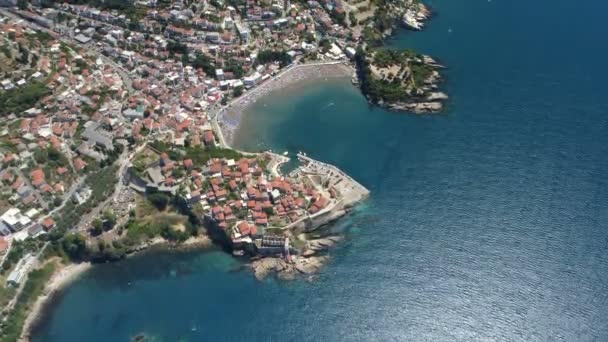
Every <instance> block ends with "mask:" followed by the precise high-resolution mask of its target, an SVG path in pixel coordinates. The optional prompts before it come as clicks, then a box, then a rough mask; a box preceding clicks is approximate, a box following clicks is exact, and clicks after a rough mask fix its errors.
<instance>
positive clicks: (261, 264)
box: [251, 240, 335, 280]
mask: <svg viewBox="0 0 608 342" xmlns="http://www.w3.org/2000/svg"><path fill="white" fill-rule="evenodd" d="M328 241H331V240H328ZM334 243H335V242H334ZM328 259H329V257H328V256H326V255H322V256H310V257H303V256H300V257H297V256H296V257H294V258H293V262H287V261H285V260H284V259H282V258H262V259H258V260H255V261H253V262H252V263H251V268H252V269H253V273H254V276H255V278H256V279H257V280H263V279H264V278H266V277H267V276H268V275H270V274H271V273H276V275H277V277H278V278H279V279H282V280H292V279H294V278H295V276H296V274H297V273H301V274H313V273H316V272H318V271H319V269H321V267H322V266H323V265H324V264H325V262H326V261H327V260H328Z"/></svg>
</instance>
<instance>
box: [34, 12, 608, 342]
mask: <svg viewBox="0 0 608 342" xmlns="http://www.w3.org/2000/svg"><path fill="white" fill-rule="evenodd" d="M428 3H429V4H430V5H431V6H432V7H433V8H434V9H435V10H436V11H437V13H438V14H437V16H436V17H435V18H433V20H432V21H431V22H429V24H428V28H427V30H426V31H424V32H421V33H405V32H400V33H399V34H398V35H397V37H396V38H395V39H394V40H392V41H391V42H390V44H391V45H392V46H396V47H403V48H414V49H416V50H419V51H421V52H425V53H429V54H431V55H433V56H434V57H437V58H439V59H440V60H441V62H442V63H443V64H445V65H446V66H448V67H449V68H448V70H446V73H445V74H446V79H447V80H446V84H445V90H446V91H447V92H448V94H449V95H450V96H451V100H450V101H449V103H448V109H447V111H446V112H445V113H444V114H442V115H434V116H415V115H403V114H395V113H389V112H386V111H383V110H381V109H377V108H372V107H369V106H368V105H367V103H366V102H365V100H364V99H363V98H362V97H361V96H360V94H359V93H358V91H357V90H356V89H355V88H352V87H351V86H350V84H349V81H348V80H331V81H326V82H320V83H319V84H316V85H313V86H310V87H307V88H305V89H301V90H289V91H287V92H285V94H279V95H282V96H272V98H270V99H268V100H261V101H258V103H256V105H255V106H254V107H253V108H252V109H251V112H250V113H249V115H247V117H246V118H245V123H244V126H243V127H244V129H243V130H242V131H241V138H240V140H239V141H237V143H238V145H239V146H240V147H244V148H262V147H263V148H273V149H274V150H277V151H283V150H290V151H292V152H293V151H299V150H302V151H306V152H308V153H309V155H311V156H313V157H315V158H318V159H321V160H325V161H328V162H331V163H335V164H336V165H338V166H339V167H341V168H343V169H344V170H345V171H347V172H348V173H349V174H351V175H352V176H354V177H355V178H356V179H358V180H360V182H361V183H363V184H364V185H366V186H367V187H368V188H369V189H370V190H371V191H372V195H371V197H370V199H369V200H368V201H367V202H366V203H364V204H363V205H362V206H360V207H359V208H358V209H357V211H356V212H355V213H353V215H351V216H349V217H348V218H346V219H344V220H342V221H340V222H338V225H339V226H340V227H342V228H344V229H345V231H346V234H347V240H346V242H345V243H344V244H342V245H341V246H340V247H338V248H337V249H336V250H334V251H332V253H331V256H332V259H331V262H330V263H329V265H328V266H327V267H326V268H324V270H323V272H322V273H321V275H320V277H319V279H318V280H316V281H315V282H312V283H308V282H305V281H295V282H290V283H284V282H280V281H276V280H273V279H267V280H266V281H264V282H262V283H259V282H257V281H255V280H254V279H253V277H252V276H251V274H250V273H248V272H245V271H239V264H238V262H236V261H235V260H233V259H232V258H231V257H230V256H228V255H226V254H224V253H222V252H220V251H212V252H205V253H201V252H189V253H171V252H154V253H152V254H147V255H143V256H141V257H135V258H132V259H130V260H128V261H126V262H123V263H118V264H109V265H102V266H99V267H96V268H95V269H94V270H93V271H91V272H89V273H88V274H87V275H86V276H84V277H83V278H82V279H81V280H79V281H77V282H76V283H75V284H73V285H72V286H71V287H70V288H69V289H68V290H67V291H66V292H65V293H64V294H63V295H62V296H61V297H60V298H59V299H58V300H57V301H56V302H55V303H54V305H53V308H52V309H51V310H50V312H49V314H48V316H47V318H46V319H45V321H44V323H43V324H42V326H41V327H40V329H39V330H38V331H37V333H36V335H35V338H34V340H35V341H62V342H64V341H85V340H86V341H128V340H129V338H130V337H132V336H134V335H135V334H137V333H140V332H146V333H148V334H150V335H151V336H154V337H155V338H156V339H157V340H159V341H216V340H217V341H244V340H245V341H370V340H371V341H376V340H377V341H608V209H607V207H608V119H607V115H608V96H607V95H606V89H607V88H606V85H605V84H606V83H605V80H606V78H608V65H607V63H606V61H608V44H606V43H605V37H606V34H607V33H608V29H607V28H606V26H605V20H604V18H605V13H606V11H608V3H606V2H603V1H592V0H583V1H578V2H574V1H564V0H555V1H546V0H545V1H524V0H510V1H506V0H492V1H487V0H463V1H450V0H433V1H429V2H428ZM275 95H276V94H275Z"/></svg>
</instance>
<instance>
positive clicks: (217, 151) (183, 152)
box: [149, 140, 243, 166]
mask: <svg viewBox="0 0 608 342" xmlns="http://www.w3.org/2000/svg"><path fill="white" fill-rule="evenodd" d="M149 146H150V147H151V148H153V149H155V150H156V151H158V152H165V153H167V155H168V156H169V158H170V159H172V160H183V159H192V162H193V164H194V165H197V166H203V165H205V164H207V162H208V161H209V160H210V159H212V158H225V159H235V160H236V159H240V158H242V157H243V155H242V154H241V153H239V152H238V151H235V150H233V149H229V148H222V147H217V146H208V147H202V146H195V147H185V148H172V147H171V146H169V145H168V144H167V143H165V142H163V141H160V140H155V141H153V142H151V143H149Z"/></svg>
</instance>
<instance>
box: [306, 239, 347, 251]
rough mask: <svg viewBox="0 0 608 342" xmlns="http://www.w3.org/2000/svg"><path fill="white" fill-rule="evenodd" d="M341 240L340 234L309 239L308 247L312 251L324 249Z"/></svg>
mask: <svg viewBox="0 0 608 342" xmlns="http://www.w3.org/2000/svg"><path fill="white" fill-rule="evenodd" d="M342 240H343V238H342V237H341V236H330V237H327V238H323V239H316V240H309V241H308V247H309V248H310V249H311V250H312V251H325V250H328V249H330V248H332V247H333V246H335V245H336V244H337V243H338V242H340V241H342Z"/></svg>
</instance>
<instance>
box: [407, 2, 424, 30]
mask: <svg viewBox="0 0 608 342" xmlns="http://www.w3.org/2000/svg"><path fill="white" fill-rule="evenodd" d="M430 16H431V11H430V10H429V9H428V8H427V7H426V6H425V5H424V4H421V3H418V4H415V3H414V4H412V5H410V6H409V7H407V9H406V11H405V13H404V14H403V19H402V23H403V25H405V27H406V28H409V29H411V30H415V31H420V30H422V29H423V28H424V22H425V21H426V20H428V19H429V17H430Z"/></svg>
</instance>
